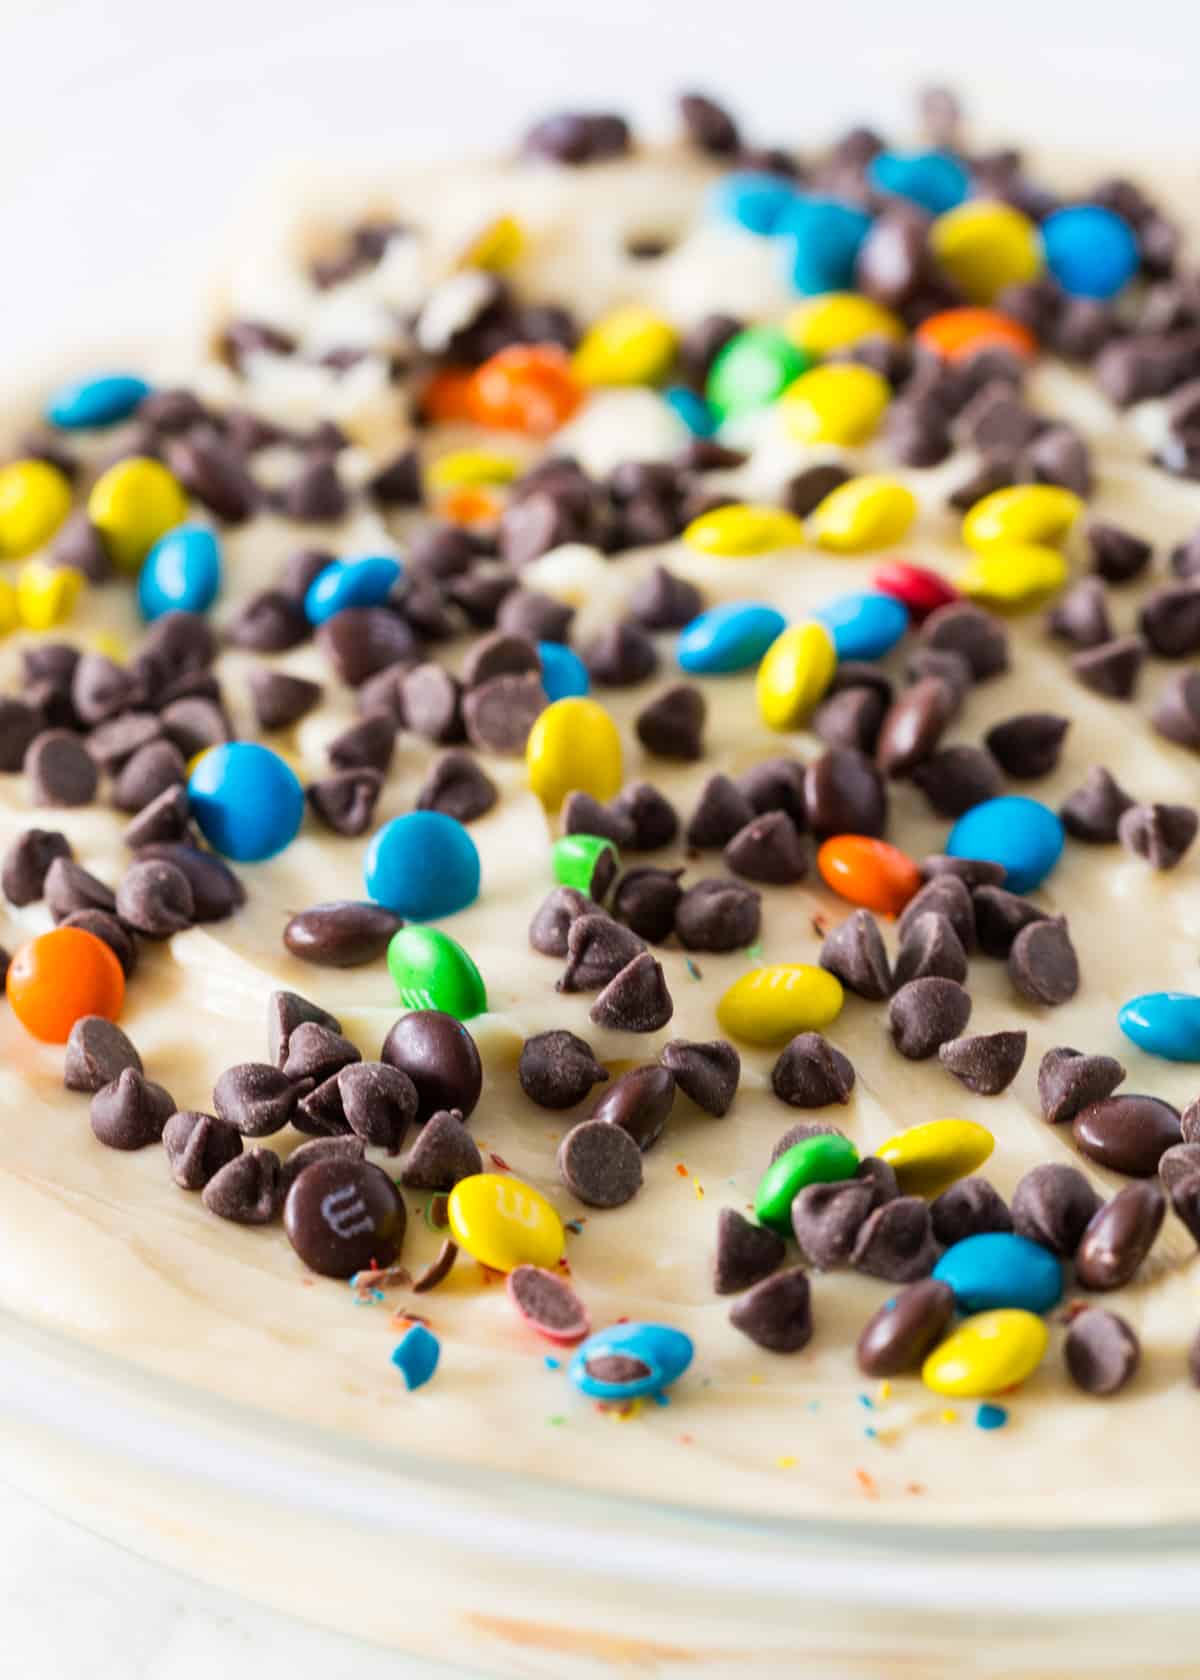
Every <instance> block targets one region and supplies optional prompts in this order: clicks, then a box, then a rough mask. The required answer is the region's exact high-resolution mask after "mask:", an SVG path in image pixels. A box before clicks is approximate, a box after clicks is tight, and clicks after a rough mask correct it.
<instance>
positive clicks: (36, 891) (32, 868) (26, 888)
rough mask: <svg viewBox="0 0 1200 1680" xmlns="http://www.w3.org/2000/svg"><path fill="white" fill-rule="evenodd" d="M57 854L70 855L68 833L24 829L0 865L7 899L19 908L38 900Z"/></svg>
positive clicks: (64, 856) (0, 875)
mask: <svg viewBox="0 0 1200 1680" xmlns="http://www.w3.org/2000/svg"><path fill="white" fill-rule="evenodd" d="M2 728H3V723H2V722H0V729H2ZM56 858H65V859H67V860H69V859H70V858H71V843H70V841H69V840H68V839H67V837H66V835H65V834H60V833H59V832H58V830H57V829H48V828H26V829H24V830H22V832H21V833H20V834H18V836H17V838H16V839H15V840H14V841H13V843H12V845H11V846H10V847H9V848H8V851H7V852H6V853H5V854H4V863H3V865H0V887H3V890H4V896H5V898H6V899H7V900H8V902H9V903H10V904H14V905H16V906H17V907H18V908H20V907H21V906H23V905H26V904H36V903H37V901H38V899H39V898H41V897H42V895H43V893H44V892H45V887H46V875H47V872H48V871H49V868H50V865H51V864H52V863H53V862H54V860H55V859H56Z"/></svg>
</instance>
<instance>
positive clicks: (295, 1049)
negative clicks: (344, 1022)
mask: <svg viewBox="0 0 1200 1680" xmlns="http://www.w3.org/2000/svg"><path fill="white" fill-rule="evenodd" d="M360 1060H361V1055H360V1052H359V1051H358V1050H357V1049H356V1047H355V1046H354V1045H353V1044H351V1042H350V1040H349V1039H348V1038H343V1037H342V1035H341V1033H339V1032H335V1031H334V1030H333V1028H332V1027H327V1026H324V1025H322V1023H321V1022H320V1021H300V1022H298V1023H297V1025H296V1026H294V1027H293V1028H292V1030H291V1032H289V1034H288V1041H287V1056H286V1058H285V1059H284V1062H283V1068H282V1070H283V1072H284V1073H285V1074H286V1075H287V1077H288V1078H289V1079H311V1080H313V1081H314V1082H315V1083H316V1084H318V1085H319V1084H320V1083H321V1081H322V1080H324V1079H328V1078H329V1077H330V1076H331V1075H332V1074H335V1073H338V1072H340V1071H341V1069H342V1068H344V1067H347V1066H349V1064H350V1063H351V1062H357V1061H360Z"/></svg>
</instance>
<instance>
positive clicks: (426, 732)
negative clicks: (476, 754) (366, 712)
mask: <svg viewBox="0 0 1200 1680" xmlns="http://www.w3.org/2000/svg"><path fill="white" fill-rule="evenodd" d="M397 686H398V691H399V693H398V702H399V710H400V713H401V716H402V717H403V719H404V726H405V728H407V729H409V730H411V731H412V733H413V734H414V735H420V736H421V737H422V739H424V740H426V741H438V742H442V743H447V742H452V741H461V740H462V739H463V733H464V731H463V716H462V692H461V688H460V685H459V682H458V680H457V678H455V677H452V676H451V675H450V673H449V671H445V670H443V669H442V667H441V666H440V665H437V664H435V663H433V662H432V661H427V662H426V663H425V664H423V665H414V666H413V668H412V669H411V670H410V671H405V672H404V673H403V674H402V675H400V676H399V677H398V684H397ZM375 717H376V719H380V718H381V714H375ZM364 721H366V720H364ZM382 721H386V723H387V726H388V744H387V751H386V758H385V761H384V762H383V763H378V762H376V763H375V766H374V768H375V769H377V770H383V771H386V770H387V767H388V764H389V763H390V762H391V757H392V749H393V748H394V746H395V740H396V732H395V726H394V722H393V717H392V714H391V712H390V711H389V713H388V714H387V716H386V719H383V720H382ZM378 726H379V725H378V722H377V724H376V727H377V728H378ZM360 727H361V726H360Z"/></svg>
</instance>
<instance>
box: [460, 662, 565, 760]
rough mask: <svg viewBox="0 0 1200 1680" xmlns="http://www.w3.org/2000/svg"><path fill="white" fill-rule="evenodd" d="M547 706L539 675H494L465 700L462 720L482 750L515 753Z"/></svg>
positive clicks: (506, 753) (473, 742)
mask: <svg viewBox="0 0 1200 1680" xmlns="http://www.w3.org/2000/svg"><path fill="white" fill-rule="evenodd" d="M545 708H546V691H545V689H544V688H543V687H542V680H541V677H540V676H537V675H535V674H534V673H533V672H527V673H526V674H525V675H524V676H510V677H493V678H492V679H491V681H490V682H485V683H481V684H479V686H478V687H477V688H473V689H471V690H470V692H469V693H468V694H467V695H466V697H465V698H464V700H463V705H462V712H463V722H464V724H465V725H466V731H467V735H468V736H469V738H470V740H471V743H472V745H473V746H476V747H478V748H479V749H480V750H481V751H483V752H493V753H499V754H502V755H504V756H506V757H510V758H512V757H516V756H518V755H519V754H521V753H523V752H524V751H525V743H526V742H527V740H528V739H529V731H530V730H531V729H532V728H533V726H534V724H535V723H536V722H537V719H538V716H539V714H540V713H541V712H543V711H544V710H545Z"/></svg>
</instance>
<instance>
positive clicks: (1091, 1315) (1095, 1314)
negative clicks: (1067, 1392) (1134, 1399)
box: [1063, 1307, 1142, 1394]
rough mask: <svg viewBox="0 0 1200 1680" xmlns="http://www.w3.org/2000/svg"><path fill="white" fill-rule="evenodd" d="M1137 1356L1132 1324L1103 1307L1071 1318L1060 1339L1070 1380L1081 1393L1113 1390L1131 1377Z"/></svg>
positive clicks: (1137, 1347)
mask: <svg viewBox="0 0 1200 1680" xmlns="http://www.w3.org/2000/svg"><path fill="white" fill-rule="evenodd" d="M1141 1356H1142V1349H1141V1343H1140V1342H1139V1341H1138V1339H1137V1336H1136V1334H1135V1333H1134V1330H1133V1328H1132V1326H1131V1325H1129V1324H1127V1323H1126V1321H1125V1320H1124V1319H1123V1318H1121V1317H1120V1316H1119V1315H1118V1314H1117V1313H1113V1312H1108V1311H1106V1310H1105V1309H1104V1308H1103V1307H1089V1308H1088V1309H1087V1311H1086V1312H1081V1313H1080V1314H1079V1316H1078V1317H1077V1318H1073V1319H1072V1320H1071V1323H1070V1326H1069V1328H1068V1330H1067V1335H1066V1340H1065V1341H1064V1342H1063V1358H1064V1359H1065V1360H1066V1362H1067V1370H1068V1371H1069V1372H1070V1374H1071V1381H1072V1382H1073V1383H1074V1384H1075V1386H1076V1388H1081V1389H1082V1390H1083V1391H1084V1393H1085V1394H1116V1393H1117V1392H1118V1390H1120V1389H1122V1388H1124V1387H1125V1385H1126V1384H1127V1383H1128V1382H1130V1381H1131V1380H1132V1378H1133V1375H1134V1373H1135V1371H1136V1370H1137V1368H1138V1364H1139V1363H1140V1361H1141Z"/></svg>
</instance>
